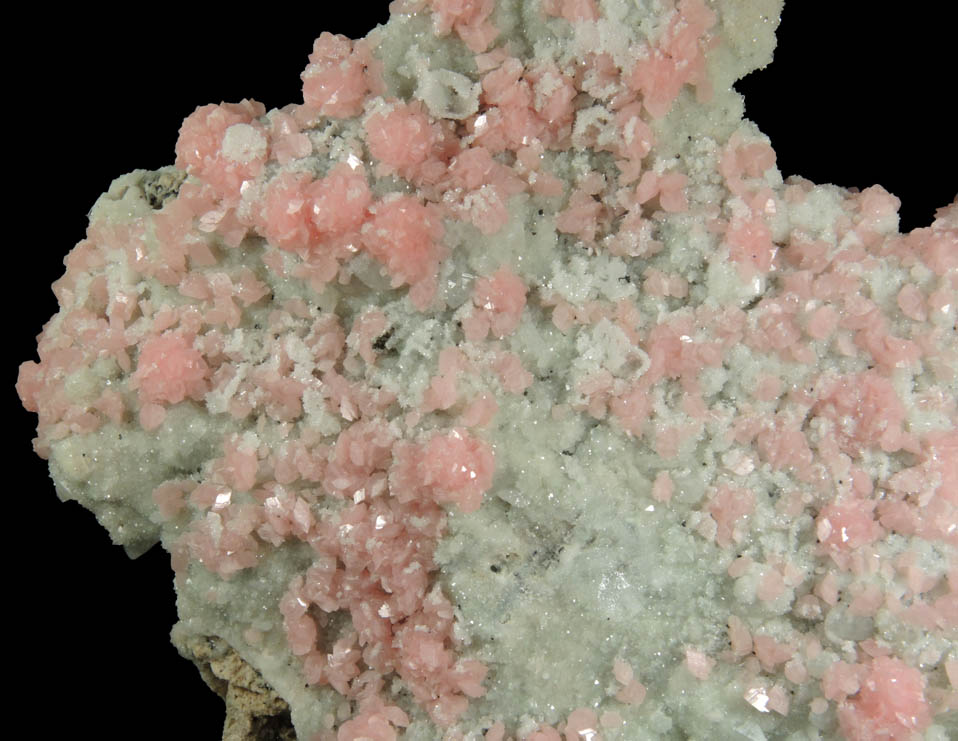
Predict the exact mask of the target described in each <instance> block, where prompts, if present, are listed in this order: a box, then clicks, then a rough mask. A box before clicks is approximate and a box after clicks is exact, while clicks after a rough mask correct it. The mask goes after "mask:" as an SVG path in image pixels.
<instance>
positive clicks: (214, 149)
mask: <svg viewBox="0 0 958 741" xmlns="http://www.w3.org/2000/svg"><path fill="white" fill-rule="evenodd" d="M391 11H392V14H393V17H392V19H391V21H390V22H389V24H387V26H385V27H381V28H379V29H377V30H376V31H374V32H373V33H371V34H370V35H369V36H368V37H366V38H365V39H361V40H357V41H353V40H350V39H348V38H346V37H344V36H341V35H334V34H331V33H323V34H321V35H320V36H319V38H318V39H316V41H315V44H314V46H313V50H312V53H311V54H310V55H309V64H308V66H307V67H306V69H305V70H304V71H303V73H302V97H303V102H302V103H301V104H294V105H289V106H286V107H285V108H282V109H277V110H271V111H267V110H266V109H265V107H264V106H263V105H262V104H260V103H257V102H255V101H252V100H241V101H239V102H223V103H219V104H210V105H204V106H201V107H199V108H197V109H196V110H195V111H194V112H193V113H192V114H191V115H190V116H188V117H187V119H186V120H185V121H184V122H183V125H182V127H181V129H180V132H179V138H178V140H177V143H176V151H175V155H176V160H175V166H174V167H170V168H165V169H162V170H159V171H156V172H146V171H137V172H134V173H132V174H130V175H127V176H124V177H121V178H119V179H118V180H116V181H115V182H114V183H113V185H112V186H111V188H110V190H109V191H108V192H107V193H106V194H104V196H103V197H102V198H101V199H100V200H99V201H98V202H97V205H96V206H95V207H94V209H93V211H92V212H91V218H90V226H89V229H88V231H87V235H86V238H85V239H84V240H82V241H81V242H80V243H79V244H77V246H76V247H75V248H74V249H73V251H72V252H70V253H69V255H68V256H67V258H66V260H65V264H66V273H65V275H64V276H63V277H62V278H60V279H59V280H58V281H57V282H56V283H55V284H54V292H55V293H56V296H57V299H58V301H59V303H60V311H59V313H58V314H57V315H56V316H55V317H54V318H53V319H52V320H51V321H50V323H48V324H47V325H46V327H45V328H44V331H43V334H42V335H41V336H40V338H39V348H38V352H39V362H35V361H28V362H25V363H23V365H22V366H21V368H20V375H19V379H18V383H17V390H18V392H19V394H20V397H21V399H22V400H23V403H24V405H25V406H26V408H27V409H29V410H30V411H33V412H36V413H37V415H38V418H39V424H38V430H37V438H36V440H35V449H36V452H37V453H38V454H39V455H40V456H42V457H44V458H49V459H50V464H51V470H52V473H53V476H54V479H55V481H56V483H57V487H58V491H59V493H60V495H61V496H62V497H63V498H70V499H78V500H80V501H81V502H82V503H84V504H85V506H87V507H88V508H90V509H91V510H92V511H93V512H94V513H95V514H96V515H97V517H98V518H99V519H100V521H101V522H102V523H103V524H104V526H106V527H107V528H108V529H109V531H110V533H111V535H112V537H113V539H114V541H115V542H117V543H120V544H123V545H125V546H126V547H127V549H128V550H129V551H130V552H131V553H133V554H137V553H140V552H142V551H144V550H146V549H147V548H149V547H150V546H151V545H152V544H154V543H155V542H161V543H162V544H163V546H164V548H166V549H167V550H168V551H169V553H170V554H171V559H172V565H173V569H174V571H175V574H176V586H177V591H178V595H179V608H180V610H181V618H182V622H181V623H180V625H179V626H177V631H179V632H178V633H177V632H176V631H175V633H174V637H176V636H177V635H179V636H180V638H181V639H182V638H183V636H187V635H198V636H205V635H210V636H216V637H217V638H219V639H222V640H223V641H225V642H226V643H227V644H229V646H230V647H231V649H232V650H234V651H235V652H236V653H237V654H238V655H239V656H241V657H242V659H243V660H244V661H245V662H247V663H248V664H249V665H250V666H252V667H253V668H254V669H255V670H256V671H257V672H259V674H261V675H262V677H263V678H264V679H265V680H266V681H267V682H268V683H269V684H270V685H271V686H272V687H273V689H274V690H275V691H276V693H277V694H278V695H280V696H281V697H282V698H283V699H284V700H285V701H286V702H287V703H288V704H289V706H290V709H291V712H292V722H293V724H294V725H295V727H296V731H297V733H298V734H299V736H300V738H303V739H307V738H308V739H312V740H313V741H332V739H336V741H366V740H371V741H391V740H393V739H396V738H399V737H403V736H405V737H408V738H421V739H438V738H449V739H455V738H462V739H466V738H468V739H476V738H480V737H482V738H484V739H485V741H503V740H504V739H506V738H510V739H523V740H524V741H562V739H565V740H566V741H574V740H575V739H588V740H589V741H599V739H601V738H606V739H609V740H610V741H614V740H615V739H637V738H657V737H663V738H683V737H695V736H696V735H698V736H699V737H700V736H701V734H703V733H705V732H707V731H708V730H709V729H712V730H714V729H715V728H720V729H722V730H723V732H724V731H725V730H726V729H728V733H729V734H733V733H737V734H738V735H737V736H735V737H741V738H751V739H759V738H761V739H765V738H786V737H789V738H816V737H822V736H824V737H837V736H841V737H844V738H847V739H852V740H855V741H866V740H869V739H911V738H916V737H926V738H929V739H944V738H947V736H948V733H949V729H951V730H953V729H954V728H955V725H956V724H955V710H956V709H958V694H956V688H958V649H956V645H955V641H956V637H958V560H956V553H958V551H956V548H958V425H956V422H958V412H956V394H958V388H956V387H958V339H956V315H958V204H953V205H951V206H949V207H946V208H943V209H941V210H940V211H939V212H938V213H937V216H936V219H935V221H934V223H933V224H932V225H931V226H930V227H928V228H923V229H916V230H914V231H911V232H910V233H907V234H900V233H899V232H898V216H897V211H898V207H899V202H898V200H897V199H896V198H895V197H894V196H893V195H891V194H890V193H888V192H887V191H886V190H884V189H883V188H881V187H880V186H874V187H871V188H867V189H865V190H863V191H861V192H855V191H848V190H843V189H840V188H837V187H834V186H817V185H815V184H813V183H811V182H809V181H807V180H804V179H801V178H794V177H793V178H789V179H788V180H786V181H783V180H782V177H781V175H780V173H779V172H778V170H777V169H776V155H775V151H774V150H773V149H772V147H771V145H770V144H769V142H768V140H767V139H766V138H765V137H763V136H762V135H761V133H760V132H759V131H758V130H757V129H756V128H755V127H754V126H753V125H752V124H750V123H748V122H746V121H743V120H742V119H741V110H740V103H739V102H738V101H739V98H738V97H737V95H736V94H735V93H734V92H733V91H732V90H731V89H730V85H731V83H732V82H733V81H734V80H735V79H736V78H738V77H740V76H741V75H743V74H745V73H746V72H748V71H750V70H751V69H754V68H755V67H758V66H761V65H762V64H764V63H765V62H767V60H768V57H769V55H770V52H771V48H772V45H773V43H774V41H773V36H772V34H773V31H774V27H775V25H776V21H775V18H777V13H778V12H779V11H780V7H779V6H778V5H777V4H776V3H775V2H773V1H772V0H761V1H760V0H755V2H747V3H742V2H738V1H737V0H736V1H732V0H729V1H728V2H724V1H722V0H714V2H706V0H678V2H673V1H672V0H662V1H661V2H648V3H635V2H626V0H521V2H520V1H518V0H517V1H516V2H505V1H503V2H499V3H496V2H495V0H396V1H395V2H393V3H392V5H391ZM652 625H655V626H658V627H656V628H655V629H654V630H651V632H650V629H649V627H648V626H652ZM562 632H564V633H565V635H559V634H560V633H562ZM563 641H564V642H565V643H564V644H563ZM573 644H575V645H573ZM563 645H565V646H566V648H565V649H563V648H562V646H563ZM557 651H558V652H559V653H562V652H563V651H565V653H563V654H562V655H563V656H566V655H567V656H568V660H569V664H568V666H563V665H561V664H560V665H556V663H555V662H554V661H553V659H554V657H555V656H556V655H557V654H556V652H557ZM557 675H561V676H557ZM949 724H950V725H949ZM683 734H684V735H683ZM789 734H796V735H789ZM812 734H817V735H812ZM729 737H730V738H731V737H732V735H730V736H729Z"/></svg>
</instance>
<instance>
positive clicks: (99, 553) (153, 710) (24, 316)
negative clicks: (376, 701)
mask: <svg viewBox="0 0 958 741" xmlns="http://www.w3.org/2000/svg"><path fill="white" fill-rule="evenodd" d="M218 5H220V4H218ZM294 5H295V4H294ZM329 5H332V4H331V3H325V2H317V3H310V4H303V6H301V7H292V8H291V7H289V6H287V5H282V6H279V5H276V6H271V5H269V4H266V5H258V6H256V7H255V9H244V10H239V9H238V8H237V9H236V10H232V9H230V10H219V11H216V12H213V11H204V10H196V9H182V8H180V9H171V6H167V5H164V4H155V5H151V6H149V7H148V10H149V14H147V9H139V10H135V11H131V10H130V8H131V7H132V6H125V8H126V9H125V10H123V11H110V12H106V11H102V10H89V11H84V12H83V13H80V12H76V11H73V12H68V13H66V14H64V13H63V12H61V11H58V12H56V13H52V12H51V13H47V12H46V10H44V9H43V8H41V7H39V6H38V7H35V8H32V9H30V10H28V14H27V16H26V19H25V20H24V22H23V23H22V24H21V25H19V26H18V27H16V28H14V27H11V28H8V30H7V33H6V34H5V36H7V37H8V38H7V42H8V44H9V43H13V44H15V45H18V44H21V43H22V44H25V46H24V47H23V48H22V50H21V51H18V52H17V55H16V56H15V57H9V55H8V62H7V70H8V74H7V81H8V85H7V87H6V93H7V94H6V96H5V103H6V104H7V110H6V111H5V113H6V115H5V119H6V126H5V129H6V133H5V134H4V139H5V144H6V150H7V152H8V153H9V154H10V155H12V156H11V157H9V158H8V160H7V162H8V169H7V170H6V173H5V174H6V178H7V182H8V185H9V186H12V187H13V189H14V190H15V196H14V199H13V201H12V202H11V201H9V200H8V201H7V204H8V211H7V218H8V219H9V220H10V223H12V224H13V225H14V228H13V229H12V230H9V231H8V233H7V239H8V240H9V241H8V243H7V245H6V252H7V255H8V257H9V258H10V259H12V260H13V263H14V264H13V265H12V269H11V273H10V275H9V277H8V280H9V281H11V287H10V288H8V292H7V296H8V299H7V300H8V301H10V304H9V306H8V316H10V317H11V319H12V321H11V322H10V324H11V326H12V329H13V337H14V341H13V350H12V353H11V354H10V355H8V356H7V358H6V362H5V363H4V366H3V371H2V372H3V376H2V377H3V378H4V379H5V381H4V383H5V385H6V389H7V390H6V392H5V393H4V395H3V397H2V398H3V399H4V401H5V403H6V404H7V405H8V406H7V409H8V411H9V414H8V415H6V418H7V419H9V420H11V424H10V425H9V427H8V429H9V430H10V435H9V441H8V447H7V456H8V460H9V465H10V469H11V470H12V472H13V477H12V479H11V480H12V482H13V483H12V484H11V486H10V487H9V488H8V490H7V492H6V497H7V506H8V509H7V513H8V516H7V518H6V529H7V530H8V532H9V531H12V537H9V536H8V537H7V539H6V540H5V543H6V544H7V548H5V551H6V554H5V557H6V564H7V574H8V576H9V577H10V580H11V581H12V591H10V592H7V594H6V599H5V606H6V613H7V615H6V617H7V620H6V621H5V622H6V623H7V626H8V627H7V628H6V629H5V631H6V638H7V643H8V646H9V647H10V648H9V653H10V655H11V656H13V657H14V661H13V664H12V665H10V664H8V665H7V666H6V667H5V668H6V671H7V676H8V679H9V681H12V682H13V683H14V684H15V686H16V690H15V697H14V698H12V700H10V699H8V708H9V709H10V711H12V712H10V714H9V715H8V719H7V720H8V722H11V721H12V720H13V719H14V718H16V719H17V720H20V721H22V722H24V723H25V725H26V728H27V729H30V730H29V732H30V735H31V736H37V737H40V738H51V739H53V738H66V737H68V736H67V734H78V735H88V734H90V735H92V736H93V737H94V738H99V739H121V738H122V739H126V738H141V739H142V738H170V737H180V738H185V739H198V740H204V741H205V740H207V739H216V738H219V735H220V733H221V724H222V714H223V711H222V703H221V702H220V700H219V699H218V698H216V697H215V696H214V695H213V694H212V693H211V692H209V691H208V690H207V689H206V687H205V685H204V684H203V683H202V681H201V680H200V678H199V675H198V673H197V672H196V670H195V669H194V668H193V666H192V665H191V664H189V663H188V662H185V661H183V660H181V659H180V658H179V657H178V655H177V653H176V651H175V649H174V648H173V647H172V645H171V644H170V643H169V642H168V640H167V636H168V633H169V630H170V627H171V626H172V624H173V622H174V621H175V618H176V615H175V607H174V595H173V589H172V583H171V573H170V570H169V559H168V556H167V554H166V553H165V552H163V551H161V550H159V549H155V550H154V551H152V552H150V553H148V554H147V555H145V556H143V557H141V558H140V559H138V560H137V561H135V562H133V561H129V560H128V559H127V558H126V557H125V556H124V554H123V553H122V552H121V551H120V550H119V549H118V548H115V547H113V546H111V545H110V543H109V539H108V537H107V536H106V533H105V531H104V530H102V529H101V528H100V527H99V525H97V524H96V522H95V520H94V518H93V517H92V515H90V514H89V513H87V512H86V511H84V510H82V509H81V508H80V507H79V506H78V505H76V504H74V503H69V504H62V503H60V502H59V501H58V500H57V498H56V496H55V494H54V491H53V486H52V483H51V482H50V480H49V478H48V475H47V472H46V465H45V463H44V462H43V461H40V460H39V459H37V458H36V457H35V456H34V455H33V453H32V450H31V447H30V439H31V438H32V436H33V431H34V428H35V425H36V420H35V417H34V415H32V414H27V413H26V412H24V411H23V410H22V408H20V405H19V402H18V400H17V398H16V395H15V393H14V391H13V383H14V381H15V378H16V367H17V365H18V364H19V363H20V362H21V361H23V360H26V359H31V358H34V357H35V356H34V350H35V345H36V343H35V336H36V334H37V333H38V332H39V330H40V327H41V326H42V324H43V323H44V322H45V321H46V320H47V319H48V318H49V317H50V316H51V315H52V314H53V313H54V312H55V311H56V302H55V300H54V298H53V295H52V293H51V292H50V290H49V285H50V283H51V282H52V281H53V280H55V279H56V278H58V277H59V276H60V275H61V274H62V272H63V267H62V259H63V256H64V255H65V253H66V252H67V251H68V250H69V249H70V248H71V247H72V246H73V245H74V244H75V243H76V242H77V241H78V240H79V239H81V238H82V237H83V234H84V230H85V227H86V213H87V211H88V210H89V208H90V206H92V204H93V202H94V201H95V200H96V198H97V196H98V195H99V194H100V193H101V192H103V191H104V190H105V189H106V188H107V187H108V185H109V183H110V181H111V179H112V178H114V177H115V176H117V175H120V174H122V173H124V172H128V171H129V170H132V169H135V168H156V167H160V166H162V165H165V164H170V163H171V162H172V161H173V157H174V155H173V146H174V143H175V141H176V136H177V130H178V128H179V125H180V122H181V121H182V119H183V118H184V117H185V116H186V115H188V114H189V113H190V112H192V110H193V109H194V108H195V107H196V106H197V105H202V104H206V103H211V102H219V101H221V100H226V101H238V100H240V99H241V98H244V97H250V98H254V99H256V100H259V101H261V102H263V103H264V104H265V105H266V107H267V109H269V108H273V107H280V106H283V105H285V104H287V103H290V102H297V103H298V102H301V100H302V98H301V88H300V85H301V83H300V80H299V73H300V72H301V71H302V69H303V68H304V67H305V65H306V61H307V60H306V56H307V55H308V53H309V52H310V50H311V48H312V40H313V38H314V37H315V36H317V35H318V34H319V32H320V31H322V30H330V31H334V32H339V33H345V34H347V35H349V36H351V37H353V38H356V37H359V36H361V35H364V34H365V32H366V31H367V30H368V29H369V28H371V27H372V26H373V25H374V24H375V23H377V22H381V21H384V20H385V18H386V16H387V12H386V3H385V2H352V3H346V4H343V5H344V6H346V7H348V8H349V12H348V13H347V12H346V11H342V10H340V11H330V10H329V9H328V7H329ZM943 5H946V4H945V3H939V2H913V3H910V4H907V5H896V6H895V10H894V12H893V11H891V10H887V11H886V10H879V9H878V8H880V7H882V6H881V5H876V4H873V3H856V2H847V3H845V2H842V3H836V2H815V1H812V0H793V1H792V2H791V3H790V4H789V5H788V7H787V8H786V10H785V12H784V17H783V24H782V26H781V29H780V31H779V46H778V49H777V51H776V60H775V62H774V63H773V64H772V65H771V66H770V67H769V68H768V69H766V70H764V71H760V72H757V73H753V74H752V75H750V76H749V77H748V78H746V79H745V80H743V81H742V82H740V83H739V85H738V86H737V87H738V88H739V90H741V91H742V92H744V93H745V94H746V99H747V109H746V114H747V115H748V116H749V117H750V118H752V119H753V120H754V121H755V122H756V123H757V124H758V125H759V127H760V128H761V129H762V130H763V131H764V132H765V133H767V134H768V135H769V136H770V137H771V139H772V142H773V145H774V146H775V149H776V151H777V154H778V165H779V168H780V169H781V170H782V172H783V174H784V175H786V176H787V175H790V174H801V175H803V176H805V177H807V178H809V179H811V180H813V181H815V182H832V183H836V184H839V185H843V186H855V187H859V188H864V187H867V186H869V185H872V184H874V183H881V184H882V185H884V186H885V187H886V188H887V189H888V190H890V191H891V192H892V193H894V194H896V195H897V196H899V198H901V200H902V203H903V205H902V209H901V217H902V229H903V230H907V229H911V228H914V227H918V226H925V225H927V224H929V223H930V221H931V219H932V218H933V214H934V211H935V209H936V208H938V207H940V206H944V205H946V204H948V203H949V202H951V201H952V200H953V199H954V197H955V194H956V188H958V173H956V169H958V168H956V165H958V143H956V142H958V140H956V129H958V127H956V125H955V117H954V114H953V113H952V112H951V106H952V105H953V104H954V98H955V93H954V81H953V75H954V70H955V63H954V58H955V57H954V41H953V40H952V39H951V38H949V36H950V35H951V33H952V31H953V28H954V26H953V25H952V23H949V22H947V21H948V19H945V18H943V17H941V11H940V10H939V8H940V7H941V6H943ZM221 7H230V6H221ZM836 7H842V8H856V9H858V10H857V15H853V14H851V13H849V14H848V15H844V16H843V15H841V13H839V14H838V15H835V12H834V8H836ZM885 7H887V6H885ZM830 9H831V10H830ZM950 15H951V16H952V17H953V16H954V13H953V12H950ZM18 36H20V38H17V37H18ZM11 288H12V291H11ZM11 299H12V301H11ZM8 698H9V695H8Z"/></svg>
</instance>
